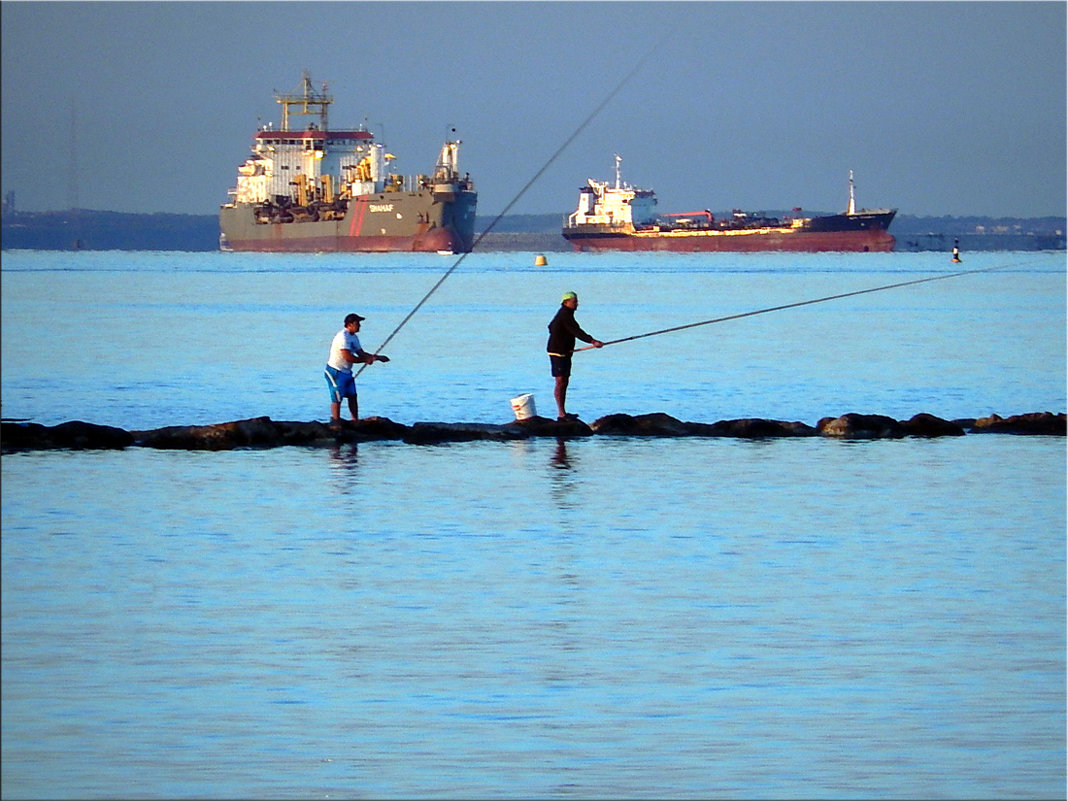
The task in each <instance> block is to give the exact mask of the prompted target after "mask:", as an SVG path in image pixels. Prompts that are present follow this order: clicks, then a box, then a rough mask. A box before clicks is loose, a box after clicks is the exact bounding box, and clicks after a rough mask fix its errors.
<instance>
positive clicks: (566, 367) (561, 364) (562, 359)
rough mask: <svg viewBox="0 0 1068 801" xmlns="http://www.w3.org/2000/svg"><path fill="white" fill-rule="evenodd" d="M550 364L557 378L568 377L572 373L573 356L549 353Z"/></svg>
mask: <svg viewBox="0 0 1068 801" xmlns="http://www.w3.org/2000/svg"><path fill="white" fill-rule="evenodd" d="M549 364H550V365H551V366H552V368H553V375H554V376H556V377H557V378H567V377H568V376H570V375H571V357H570V356H553V355H552V354H551V353H550V354H549Z"/></svg>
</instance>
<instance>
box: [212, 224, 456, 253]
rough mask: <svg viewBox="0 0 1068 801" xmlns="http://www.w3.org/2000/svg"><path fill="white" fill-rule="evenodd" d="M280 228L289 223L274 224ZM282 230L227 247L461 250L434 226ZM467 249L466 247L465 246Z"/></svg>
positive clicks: (315, 250)
mask: <svg viewBox="0 0 1068 801" xmlns="http://www.w3.org/2000/svg"><path fill="white" fill-rule="evenodd" d="M275 225H276V226H278V227H279V228H280V229H286V228H291V227H292V225H293V224H292V223H289V224H278V223H276V224H275ZM285 233H286V232H285V231H284V230H280V231H279V233H278V236H272V237H263V238H259V239H243V240H242V239H239V240H237V241H228V242H227V248H228V249H229V250H233V251H238V252H257V253H280V252H281V253H395V252H410V253H438V252H439V251H451V252H453V253H461V252H463V251H464V246H463V243H462V242H461V241H460V237H458V236H457V235H455V234H454V233H452V232H451V231H446V230H444V229H441V228H438V229H435V230H433V231H427V232H426V233H425V234H418V235H416V236H370V235H367V234H364V235H361V236H306V237H288V236H286V235H285ZM467 249H468V250H469V249H470V248H467Z"/></svg>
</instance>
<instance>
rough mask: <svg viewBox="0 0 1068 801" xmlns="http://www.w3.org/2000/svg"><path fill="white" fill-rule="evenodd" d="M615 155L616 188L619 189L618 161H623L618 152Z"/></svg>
mask: <svg viewBox="0 0 1068 801" xmlns="http://www.w3.org/2000/svg"><path fill="white" fill-rule="evenodd" d="M615 157H616V189H619V188H620V186H619V163H620V162H621V161H623V157H622V156H620V155H619V154H618V153H616V154H615Z"/></svg>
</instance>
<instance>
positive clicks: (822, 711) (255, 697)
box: [0, 252, 1066, 798]
mask: <svg viewBox="0 0 1068 801" xmlns="http://www.w3.org/2000/svg"><path fill="white" fill-rule="evenodd" d="M453 261H454V260H453V259H448V258H441V257H429V256H428V257H418V256H415V257H413V256H394V255H390V256H368V257H360V256H346V257H340V256H336V257H335V256H309V257H297V256H243V255H239V254H176V253H140V254H138V253H78V254H60V253H29V252H24V253H20V252H8V253H5V254H4V258H3V269H2V273H0V277H2V281H3V286H2V291H3V318H2V320H3V339H2V348H3V359H2V364H0V366H2V371H3V373H2V375H3V402H4V405H3V412H4V416H5V417H24V418H32V419H34V420H37V421H38V422H43V423H47V424H54V423H58V422H62V421H65V420H72V419H83V420H88V421H91V422H98V423H106V424H111V425H119V426H121V427H123V428H127V429H136V428H141V427H144V428H151V427H157V426H163V425H172V424H193V423H210V422H222V421H226V420H233V419H240V418H243V417H250V416H257V415H263V414H266V415H270V416H271V417H273V418H274V419H294V420H310V419H325V417H326V415H327V412H328V407H327V397H326V393H325V389H324V386H325V385H324V384H323V381H322V378H321V368H322V361H323V359H324V358H325V355H326V350H327V346H328V343H329V339H330V336H332V334H333V333H334V332H335V331H336V330H337V328H339V327H340V319H341V318H342V317H343V316H344V314H345V313H346V312H348V311H357V312H359V313H360V314H364V315H366V316H367V317H368V319H367V321H366V322H365V323H364V327H363V332H362V338H363V341H364V344H365V346H368V347H371V348H376V347H377V346H378V344H379V343H381V341H382V340H383V339H384V338H385V337H386V336H388V334H389V332H390V331H391V330H392V329H393V327H394V326H395V325H396V324H397V323H398V322H400V320H401V319H402V318H403V317H404V315H405V314H407V313H408V312H409V311H410V310H411V309H412V308H413V306H414V305H415V303H417V302H418V300H419V298H421V297H422V296H423V294H424V293H425V292H427V291H428V290H429V289H430V288H431V287H432V286H433V284H434V283H435V282H436V281H437V280H438V278H440V276H441V274H442V273H443V272H444V271H445V270H446V269H448V267H449V266H451V265H452V263H453ZM533 263H534V254H523V253H520V254H515V253H509V254H479V255H475V256H469V257H467V258H466V259H465V260H464V261H463V262H462V263H461V265H460V267H459V268H458V269H457V271H456V272H455V273H454V274H453V275H452V276H451V277H450V278H449V279H448V280H447V281H446V282H445V283H444V284H443V285H442V287H441V289H440V290H439V291H438V292H437V293H435V294H434V295H433V297H432V298H431V300H429V301H428V302H427V304H426V305H425V306H424V307H423V308H422V309H421V310H420V311H419V312H418V313H417V314H416V315H415V317H413V318H412V321H411V322H410V323H409V324H408V325H407V326H405V327H404V328H403V329H402V330H401V332H400V333H399V334H398V335H397V336H396V337H395V338H394V340H393V342H391V343H390V346H389V347H388V348H384V349H383V352H386V353H388V354H389V355H391V356H392V357H393V361H391V362H390V363H389V364H385V365H375V366H374V367H372V368H369V369H368V370H367V371H365V372H364V373H363V375H362V376H361V377H360V379H359V382H358V383H359V384H360V388H361V390H360V402H361V411H362V413H363V414H365V415H366V414H380V415H383V416H387V417H390V418H391V419H394V420H397V421H398V422H404V423H413V422H417V421H420V420H445V421H461V420H463V421H481V422H505V421H506V420H508V419H510V418H511V417H512V410H511V407H510V404H509V400H510V398H512V397H515V396H516V395H518V394H521V393H522V392H533V393H534V394H535V396H536V402H537V405H538V411H539V412H541V413H543V414H545V413H551V412H552V397H551V379H550V378H549V376H548V365H547V360H546V359H545V356H544V353H543V350H544V340H545V324H546V323H547V322H548V319H549V317H550V316H551V314H552V312H553V311H554V310H555V307H556V304H557V300H558V298H559V295H560V293H561V292H563V291H564V290H566V289H574V290H575V291H577V292H578V293H579V296H580V299H581V305H580V307H579V311H578V315H577V316H578V319H579V320H580V322H582V323H583V325H584V326H585V327H586V328H587V330H589V331H590V332H591V333H593V334H594V335H596V336H598V337H599V338H601V339H613V338H617V337H623V336H629V335H632V334H636V333H642V332H645V331H651V330H658V329H661V328H666V327H670V326H672V325H677V324H686V323H690V322H696V321H700V320H704V319H711V318H714V317H718V316H724V315H728V314H734V313H741V312H744V311H749V310H755V309H759V308H767V307H771V306H775V305H779V304H783V303H791V302H796V301H799V300H805V299H809V298H816V297H822V296H826V295H830V294H837V293H841V292H846V291H852V290H855V289H862V288H867V287H873V286H879V285H883V284H889V283H895V282H899V281H906V280H912V279H914V278H918V277H925V276H928V275H937V274H942V273H949V272H952V271H953V267H954V266H953V265H950V264H948V259H947V258H946V257H945V254H868V255H864V256H860V255H857V256H850V255H833V256H830V255H823V256H815V255H813V256H782V255H760V256H679V255H674V256H659V257H656V256H654V257H648V256H632V255H627V254H618V255H612V256H595V255H591V254H550V265H549V267H548V268H544V267H539V268H534V267H533ZM999 264H1006V265H1011V266H1009V267H1008V268H1007V269H1005V270H999V271H997V272H993V273H985V274H982V275H976V276H967V277H961V278H952V279H947V280H944V281H936V282H932V283H927V284H920V285H917V286H915V287H909V288H904V289H897V290H889V291H887V292H880V293H874V294H868V295H862V296H857V297H854V298H849V299H843V300H840V301H832V302H829V303H826V304H818V305H814V306H807V307H803V308H799V309H793V310H787V311H783V312H777V313H773V314H767V315H760V316H757V317H752V318H746V319H744V320H738V321H734V322H728V323H723V324H717V325H712V326H707V327H701V328H696V329H691V330H690V331H688V332H680V333H679V334H669V335H664V336H661V337H650V338H647V339H643V340H637V341H635V342H632V343H624V344H620V345H618V346H612V347H608V348H605V349H602V350H601V351H591V352H586V353H582V354H579V355H578V356H576V364H575V377H574V379H573V380H572V388H571V392H570V396H569V407H570V408H571V410H572V411H575V412H578V413H580V414H581V415H582V417H583V419H586V420H587V421H589V420H593V419H595V418H596V417H597V416H600V415H602V414H607V413H611V412H616V411H625V412H630V413H634V414H638V413H644V412H651V411H664V412H667V413H669V414H672V415H674V416H676V417H678V418H680V419H684V420H694V421H699V422H714V421H716V420H719V419H730V418H736V417H769V418H774V419H783V420H802V421H804V422H808V423H810V424H811V423H814V422H815V421H816V420H817V419H818V418H819V417H822V416H826V415H832V414H833V415H838V414H842V413H845V412H849V411H856V412H863V413H877V414H889V415H891V416H896V417H902V418H904V417H909V416H911V415H913V414H915V413H918V412H930V413H933V414H938V415H939V416H943V417H947V418H953V417H974V416H978V415H983V414H989V413H991V412H995V411H996V412H998V413H1000V414H1003V415H1008V414H1016V413H1024V412H1031V411H1044V410H1050V411H1064V410H1065V408H1066V402H1065V264H1064V256H1063V254H1030V253H1029V254H1011V253H1010V254H1006V253H990V254H975V255H967V254H966V264H964V265H957V266H956V267H957V269H960V268H961V267H964V268H973V269H979V268H982V267H984V266H995V265H999ZM0 467H2V473H3V475H2V479H3V481H2V484H0V491H2V498H3V503H2V513H3V520H2V524H3V525H2V529H3V537H2V541H0V542H2V573H3V575H2V578H3V581H2V586H0V591H2V604H0V611H2V616H3V617H2V622H3V625H2V630H0V631H2V660H3V671H2V681H3V704H2V707H0V715H2V729H3V730H2V764H0V770H2V792H3V796H4V797H5V798H9V797H10V798H24V797H26V798H28V797H35V798H45V797H47V798H104V797H107V798H193V797H201V798H203V797H232V798H263V797H269V798H329V797H334V798H337V797H350V798H351V797H366V798H388V797H392V798H413V797H434V798H491V797H492V798H531V797H544V798H571V797H574V798H591V797H614V798H652V797H657V798H664V797H678V798H743V797H744V798H787V797H793V798H857V797H864V798H903V797H917V798H918V797H926V798H976V797H983V798H994V797H997V798H1036V797H1063V796H1064V794H1065V780H1066V775H1065V746H1066V743H1065V725H1066V720H1065V702H1066V697H1065V648H1066V641H1065V626H1064V621H1065V614H1066V603H1065V530H1066V521H1065V504H1066V496H1065V477H1066V469H1065V447H1064V440H1063V439H1062V438H1054V437H1012V436H1004V435H969V436H967V437H961V438H947V439H938V440H916V439H906V440H894V441H873V442H852V443H851V442H837V441H831V440H823V439H799V440H772V441H766V442H759V441H752V442H751V441H744V440H730V439H681V440H680V439H671V440H640V439H628V438H612V437H594V438H590V439H581V440H571V441H566V442H557V441H556V440H548V439H547V440H534V441H526V442H511V443H489V442H483V443H465V444H452V445H446V446H428V447H420V446H411V445H404V444H402V443H370V444H364V445H360V446H358V447H356V446H344V447H339V448H336V449H305V448H279V449H274V450H268V451H235V452H221V453H199V452H157V451H152V450H148V449H139V448H134V449H130V450H127V451H122V452H99V453H92V452H54V453H47V452H41V453H30V454H18V455H8V456H4V457H3V460H2V464H0Z"/></svg>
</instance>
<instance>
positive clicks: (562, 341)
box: [545, 292, 604, 422]
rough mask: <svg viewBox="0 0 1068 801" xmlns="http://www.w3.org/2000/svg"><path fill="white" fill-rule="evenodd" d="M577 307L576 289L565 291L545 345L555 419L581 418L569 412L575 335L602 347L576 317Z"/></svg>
mask: <svg viewBox="0 0 1068 801" xmlns="http://www.w3.org/2000/svg"><path fill="white" fill-rule="evenodd" d="M577 308H578V295H576V294H575V293H574V292H565V293H564V297H563V299H562V300H561V301H560V308H559V309H557V311H556V316H555V317H553V319H552V322H550V323H549V343H548V344H547V345H546V347H545V349H546V350H547V351H548V352H549V364H550V365H551V367H552V374H553V377H554V378H555V379H556V386H555V388H554V389H553V397H554V398H556V412H557V417H556V419H557V420H559V421H561V422H563V421H567V420H578V415H577V414H568V413H567V409H566V405H567V385H568V382H569V381H570V379H571V354H572V353H574V352H575V339H581V340H582V341H583V342H589V343H590V344H591V345H593V346H594V347H595V348H599V347H602V346H603V345H604V343H603V342H600V341H598V340H596V339H594V338H593V337H591V336H590V335H589V334H587V333H586V332H585V331H583V330H582V326H580V325H579V324H578V322H576V321H575V309H577Z"/></svg>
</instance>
